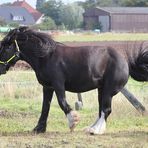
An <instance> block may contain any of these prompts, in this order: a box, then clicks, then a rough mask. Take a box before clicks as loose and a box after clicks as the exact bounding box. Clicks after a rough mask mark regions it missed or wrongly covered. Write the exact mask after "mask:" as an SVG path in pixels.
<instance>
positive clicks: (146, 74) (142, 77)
mask: <svg viewBox="0 0 148 148" xmlns="http://www.w3.org/2000/svg"><path fill="white" fill-rule="evenodd" d="M130 75H131V77H132V78H133V79H135V80H137V81H148V47H145V48H143V44H142V45H141V47H140V49H139V52H138V56H137V57H136V58H135V59H134V60H132V62H131V64H130Z"/></svg>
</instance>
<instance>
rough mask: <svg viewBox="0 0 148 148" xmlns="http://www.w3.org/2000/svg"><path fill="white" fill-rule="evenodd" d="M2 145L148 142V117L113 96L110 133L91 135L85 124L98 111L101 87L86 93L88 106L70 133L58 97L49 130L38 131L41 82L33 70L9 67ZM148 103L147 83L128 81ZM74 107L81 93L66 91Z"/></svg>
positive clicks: (0, 119) (0, 108) (1, 96)
mask: <svg viewBox="0 0 148 148" xmlns="http://www.w3.org/2000/svg"><path fill="white" fill-rule="evenodd" d="M0 81H1V83H0V91H1V93H0V148H3V147H8V148H9V147H14V148H36V147H37V148H47V147H50V148H57V147H60V148H87V147H88V148H96V147H109V148H110V147H113V148H114V147H115V148H116V147H132V148H135V147H137V148H141V147H142V148H147V147H148V116H147V115H145V116H142V115H141V114H140V113H138V112H137V111H136V110H135V108H134V107H133V106H132V105H131V104H130V103H129V102H128V101H127V100H126V99H125V98H124V97H123V95H122V94H120V93H119V94H118V95H116V96H115V97H114V98H113V112H112V114H111V116H110V117H109V119H108V124H107V132H106V133H105V134H104V135H102V136H91V135H88V134H86V133H85V132H84V128H85V127H87V126H88V125H90V124H92V123H93V122H94V121H95V119H96V117H97V114H98V105H97V94H96V91H95V90H94V91H90V92H87V93H83V94H82V96H83V101H84V107H83V110H81V111H79V114H80V116H81V121H80V123H79V125H78V126H77V127H76V129H75V132H74V133H70V132H69V129H68V126H67V119H66V117H65V115H64V114H63V112H62V111H61V109H60V108H59V106H58V103H57V99H56V97H55V96H54V98H53V101H52V105H51V111H50V115H49V119H48V127H47V133H45V134H39V135H34V134H33V133H31V130H32V129H33V128H34V126H35V125H36V123H37V121H38V118H39V115H40V111H41V103H42V99H41V98H42V87H41V86H40V85H39V84H38V83H37V81H36V78H35V74H34V72H32V71H17V72H15V71H10V72H8V73H7V74H6V75H2V76H1V77H0ZM126 87H127V88H128V89H129V90H130V91H131V92H132V93H134V95H135V96H137V97H138V99H139V100H140V101H141V102H142V103H143V104H144V105H145V107H146V108H148V91H147V89H148V84H147V83H138V82H135V81H133V80H131V79H130V80H129V82H128V84H127V86H126ZM66 94H67V100H68V102H69V104H70V105H71V106H72V107H73V108H74V104H75V101H76V100H77V95H76V94H73V93H69V92H66Z"/></svg>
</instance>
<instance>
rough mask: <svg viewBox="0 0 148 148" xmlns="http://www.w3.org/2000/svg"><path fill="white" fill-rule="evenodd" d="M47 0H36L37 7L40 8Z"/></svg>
mask: <svg viewBox="0 0 148 148" xmlns="http://www.w3.org/2000/svg"><path fill="white" fill-rule="evenodd" d="M45 2H46V0H37V1H36V9H37V10H39V9H40V8H41V7H42V6H43V4H44V3H45Z"/></svg>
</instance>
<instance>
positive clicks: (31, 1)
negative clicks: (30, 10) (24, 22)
mask: <svg viewBox="0 0 148 148" xmlns="http://www.w3.org/2000/svg"><path fill="white" fill-rule="evenodd" d="M14 1H16V0H0V4H2V3H7V2H14ZM20 1H22V0H20ZM25 1H26V2H27V3H29V4H30V5H31V6H33V7H34V8H35V6H36V0H25ZM62 1H63V2H64V3H71V2H75V1H85V0H62Z"/></svg>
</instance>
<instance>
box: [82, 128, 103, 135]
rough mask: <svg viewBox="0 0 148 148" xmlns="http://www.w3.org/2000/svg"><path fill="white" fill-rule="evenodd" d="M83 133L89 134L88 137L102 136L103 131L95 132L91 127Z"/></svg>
mask: <svg viewBox="0 0 148 148" xmlns="http://www.w3.org/2000/svg"><path fill="white" fill-rule="evenodd" d="M85 132H86V133H87V134H90V135H102V134H104V132H105V130H100V131H98V130H96V129H95V128H93V127H87V128H86V129H85Z"/></svg>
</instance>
